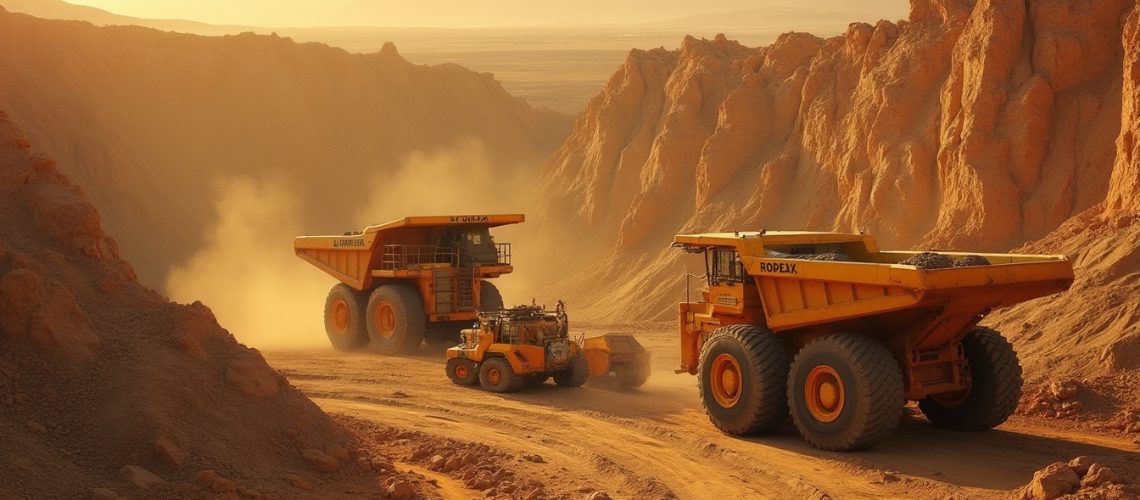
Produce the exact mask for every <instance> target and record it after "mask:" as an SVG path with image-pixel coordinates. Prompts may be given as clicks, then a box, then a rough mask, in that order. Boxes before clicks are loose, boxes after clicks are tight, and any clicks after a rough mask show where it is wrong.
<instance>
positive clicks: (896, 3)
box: [68, 0, 908, 28]
mask: <svg viewBox="0 0 1140 500" xmlns="http://www.w3.org/2000/svg"><path fill="white" fill-rule="evenodd" d="M68 3H72V4H76V5H86V6H90V7H95V8H99V9H103V10H106V11H108V12H111V13H114V14H119V15H125V16H133V17H139V18H146V19H178V20H185V21H196V22H202V23H208V24H218V25H245V26H261V27H406V28H496V27H500V28H501V27H529V26H533V27H541V26H607V25H636V24H648V23H655V22H663V21H669V20H677V19H682V18H686V17H689V16H699V15H708V14H719V13H729V12H736V11H744V10H748V11H758V10H760V9H772V10H773V12H774V13H778V14H779V15H781V16H789V15H792V16H795V15H800V13H801V12H803V14H802V15H803V22H805V23H810V22H811V21H812V15H811V14H814V13H815V12H813V11H818V12H837V11H838V12H848V13H851V14H853V15H858V14H864V15H865V16H867V17H870V18H879V17H884V18H897V17H902V16H904V15H905V13H906V11H907V9H908V7H907V2H905V1H902V0H873V1H869V2H861V3H860V4H859V5H858V6H855V5H853V4H851V3H850V2H842V1H837V0H810V1H807V2H801V3H799V4H796V5H789V4H786V3H784V2H777V1H768V2H764V1H761V2H757V1H755V0H721V1H716V2H691V1H687V0H686V1H682V0H661V1H656V2H648V1H633V2H621V3H613V2H607V1H604V0H579V1H576V2H570V1H552V2H524V1H519V0H485V1H482V2H467V1H458V0H421V1H420V2H416V3H413V4H409V3H406V2H390V1H381V2H376V1H362V0H327V1H324V2H311V1H296V0H289V1H276V0H230V1H227V0H200V1H195V2H185V1H175V0H69V2H68Z"/></svg>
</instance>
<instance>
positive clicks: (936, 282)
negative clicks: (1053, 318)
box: [673, 231, 1073, 450]
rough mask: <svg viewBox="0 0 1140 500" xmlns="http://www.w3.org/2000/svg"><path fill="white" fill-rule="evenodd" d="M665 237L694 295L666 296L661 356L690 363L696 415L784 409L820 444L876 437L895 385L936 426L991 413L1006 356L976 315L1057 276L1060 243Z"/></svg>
mask: <svg viewBox="0 0 1140 500" xmlns="http://www.w3.org/2000/svg"><path fill="white" fill-rule="evenodd" d="M673 246H674V247H677V248H679V249H681V250H683V251H685V252H689V253H696V254H702V255H703V257H704V258H705V266H706V279H707V282H706V284H705V287H704V290H703V291H702V292H701V295H700V299H699V300H686V301H685V302H683V303H681V304H680V305H679V306H678V315H679V323H680V337H681V363H680V367H679V368H678V370H677V371H678V373H690V374H694V375H698V376H699V377H700V384H699V385H700V389H701V399H702V402H703V403H704V406H705V408H706V411H707V413H708V414H709V418H710V420H711V421H712V422H713V423H714V424H715V425H716V426H717V427H718V428H720V429H721V430H723V431H725V432H728V433H732V434H749V433H753V432H759V431H765V430H772V429H775V428H777V427H778V426H779V425H780V424H781V423H782V422H784V420H786V418H787V415H788V414H789V411H790V413H791V415H792V417H793V420H795V423H796V427H797V429H799V431H800V433H801V434H802V435H803V436H804V438H805V439H806V440H807V441H808V442H809V443H811V444H812V445H814V446H817V447H819V448H822V449H828V450H850V449H858V448H864V447H867V446H870V445H871V444H873V443H874V442H876V441H878V440H880V439H882V438H883V437H885V436H886V435H887V434H889V433H890V432H891V431H892V430H893V429H894V426H895V425H896V424H897V421H898V416H899V414H900V412H901V409H902V402H903V401H904V400H913V401H917V402H918V403H919V406H920V407H921V408H922V409H923V412H924V413H925V414H926V416H927V417H928V418H929V419H930V420H931V421H932V422H934V423H935V424H936V425H939V426H943V427H947V428H952V429H961V430H981V429H988V428H991V427H994V426H996V425H998V424H1000V423H1002V422H1004V421H1005V419H1006V418H1008V417H1009V415H1010V414H1011V413H1012V412H1013V410H1014V409H1015V408H1016V406H1017V398H1018V396H1019V394H1020V390H1021V371H1020V367H1019V365H1018V363H1017V358H1016V353H1015V352H1014V351H1013V348H1012V346H1010V344H1009V342H1007V341H1006V340H1005V339H1004V338H1003V337H1002V336H1001V335H1000V333H998V332H995V331H993V330H991V329H988V328H985V327H981V326H978V325H979V323H980V322H981V320H982V319H983V318H984V316H985V315H986V314H988V313H989V312H990V311H991V310H994V309H997V308H1000V307H1006V306H1010V305H1013V304H1016V303H1018V302H1022V301H1025V300H1029V299H1032V298H1035V297H1041V296H1045V295H1050V294H1053V293H1057V292H1062V291H1064V290H1066V289H1068V287H1069V286H1070V285H1071V283H1072V281H1073V269H1072V264H1071V263H1070V262H1069V260H1068V259H1067V258H1066V257H1065V256H1063V255H1017V254H995V253H979V254H968V253H959V252H939V253H937V254H935V253H929V252H913V251H882V250H880V249H879V247H878V244H877V242H876V241H875V239H874V238H873V237H872V236H870V235H865V234H854V233H825V232H800V231H751V232H748V231H744V232H731V233H704V234H686V235H677V236H676V237H675V238H674V243H673ZM935 264H937V265H935Z"/></svg>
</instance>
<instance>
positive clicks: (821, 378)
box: [804, 365, 847, 422]
mask: <svg viewBox="0 0 1140 500" xmlns="http://www.w3.org/2000/svg"><path fill="white" fill-rule="evenodd" d="M846 399H847V394H846V390H845V389H844V388H843V379H842V378H840V377H839V372H837V371H835V368H832V367H830V366H828V365H819V366H817V367H815V368H812V369H811V372H810V373H808V376H807V381H806V382H805V383H804V400H805V401H807V407H808V411H809V412H810V413H811V416H812V418H814V419H816V420H818V421H820V422H834V421H835V420H836V419H838V418H839V415H840V414H841V413H843V404H844V402H845V401H846Z"/></svg>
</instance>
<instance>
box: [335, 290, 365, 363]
mask: <svg viewBox="0 0 1140 500" xmlns="http://www.w3.org/2000/svg"><path fill="white" fill-rule="evenodd" d="M340 301H343V302H344V304H345V305H346V306H348V327H347V328H345V329H344V330H340V329H339V328H337V327H336V325H335V324H334V318H333V310H332V309H333V304H334V303H336V302H340ZM365 306H366V304H365V300H364V294H362V293H360V292H358V291H356V290H354V289H353V288H352V287H350V286H348V285H346V284H344V283H337V284H336V285H335V286H333V287H332V290H329V295H328V297H327V298H325V335H328V337H329V343H330V344H332V346H333V347H334V348H336V349H339V350H341V351H352V350H356V349H360V348H361V347H364V346H365V345H366V344H368V330H367V329H366V328H365V326H364V323H365V317H364V316H365V315H364V310H365Z"/></svg>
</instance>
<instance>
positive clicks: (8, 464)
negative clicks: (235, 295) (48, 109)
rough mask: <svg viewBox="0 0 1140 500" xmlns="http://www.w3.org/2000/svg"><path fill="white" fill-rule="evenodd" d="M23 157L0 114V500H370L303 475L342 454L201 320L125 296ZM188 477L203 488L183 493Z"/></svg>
mask: <svg viewBox="0 0 1140 500" xmlns="http://www.w3.org/2000/svg"><path fill="white" fill-rule="evenodd" d="M32 149H33V147H32V144H31V142H30V141H29V140H28V138H27V137H26V136H24V135H23V134H21V133H20V132H19V131H18V130H17V128H16V127H15V125H14V124H13V123H12V121H11V120H10V119H9V117H8V116H7V115H6V114H4V113H3V112H2V111H0V311H2V313H0V430H2V432H0V448H2V449H3V450H4V454H3V457H2V458H0V474H3V477H4V491H5V494H6V495H12V496H15V497H26V498H79V497H90V496H97V497H114V495H110V496H108V494H107V493H103V494H100V493H99V492H98V491H95V489H96V488H111V489H113V490H114V491H117V492H121V493H123V494H126V495H130V496H150V497H162V498H186V497H200V496H203V495H206V494H208V491H209V490H210V489H211V488H212V489H213V490H212V491H214V492H218V491H223V490H224V491H228V492H233V491H235V490H236V491H239V492H242V494H243V495H245V496H254V494H253V493H251V492H255V491H256V492H260V494H264V495H269V496H295V495H297V494H298V491H299V490H296V489H294V488H292V487H290V486H288V483H286V480H287V479H288V478H289V477H290V476H296V477H297V478H298V479H299V480H303V481H305V482H306V483H307V484H311V485H316V486H317V487H318V488H319V490H320V491H324V492H325V494H328V493H330V492H332V491H334V489H335V491H337V492H342V491H344V488H345V481H348V482H349V483H352V484H355V485H356V486H358V487H361V486H362V487H366V488H367V487H371V488H372V489H375V488H376V486H375V485H376V477H375V476H374V475H370V474H361V473H358V472H356V471H355V470H353V469H349V468H346V470H345V471H342V474H340V475H339V476H338V477H337V478H336V479H332V478H329V477H326V475H324V474H321V473H319V472H317V471H316V470H314V469H313V467H311V466H310V465H309V464H308V463H307V462H306V460H305V459H304V458H303V455H302V452H303V451H305V450H308V449H317V448H320V449H322V450H323V449H329V448H333V449H335V448H337V447H339V448H340V449H353V447H354V444H355V442H356V438H355V437H353V436H352V435H351V434H349V433H348V432H347V431H345V430H344V429H342V428H341V427H340V426H339V425H338V424H336V423H335V422H333V421H332V420H331V419H330V418H329V417H328V416H327V415H325V414H324V413H323V412H321V410H320V409H319V408H317V406H316V405H315V404H313V403H312V402H311V401H309V399H308V398H306V397H305V396H304V395H302V394H301V392H300V391H298V390H297V389H296V388H294V387H292V386H291V385H289V383H288V382H287V381H286V380H285V379H284V377H282V376H280V375H278V374H277V372H275V371H274V370H273V369H272V368H270V367H269V365H268V364H266V362H265V360H264V359H263V358H262V356H261V354H260V353H259V352H258V351H256V350H253V349H250V348H248V347H245V346H243V345H241V344H239V343H238V342H237V341H236V340H235V339H234V337H233V336H232V335H230V334H229V332H227V331H226V330H224V329H223V328H222V327H221V326H219V325H218V323H217V321H216V320H215V319H214V316H213V314H212V313H211V312H210V310H209V309H208V308H207V307H206V306H204V305H202V304H201V303H194V304H192V305H178V304H173V303H170V302H167V301H166V300H165V299H163V298H162V296H161V295H159V294H157V293H155V292H153V291H151V290H149V289H147V288H145V287H143V286H142V285H140V284H139V283H138V282H137V280H136V277H135V274H134V271H133V270H132V269H131V266H130V265H128V264H127V263H126V262H124V261H123V260H121V259H120V258H119V254H118V245H117V244H116V243H115V242H114V240H112V239H111V238H109V237H108V236H107V235H106V234H105V233H104V232H103V228H102V221H101V218H100V216H99V213H98V211H97V210H96V209H95V207H93V206H92V205H91V204H90V203H89V202H88V201H87V199H86V196H85V195H84V194H83V191H82V190H80V189H79V188H77V187H75V186H74V185H73V184H71V182H70V181H69V180H68V179H67V178H66V177H65V176H64V175H63V174H61V173H60V172H59V170H58V169H57V164H56V163H55V162H54V161H53V160H50V159H47V158H43V157H39V156H36V155H34V154H32V153H31V150H32ZM346 460H347V459H346ZM204 469H210V470H211V474H212V475H210V476H208V477H206V478H205V480H204V481H202V479H199V480H198V481H199V483H198V484H195V482H194V481H195V479H194V477H195V474H196V473H197V472H198V471H201V470H204ZM215 470H216V471H217V472H213V471H215ZM197 476H198V477H202V476H203V475H202V474H197ZM227 477H228V478H227ZM219 479H220V481H219ZM219 488H220V489H219ZM144 490H145V491H144ZM362 491H365V490H362ZM316 494H317V495H320V493H316Z"/></svg>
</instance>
